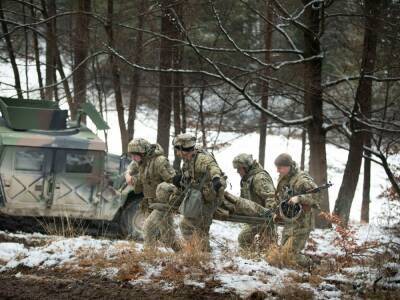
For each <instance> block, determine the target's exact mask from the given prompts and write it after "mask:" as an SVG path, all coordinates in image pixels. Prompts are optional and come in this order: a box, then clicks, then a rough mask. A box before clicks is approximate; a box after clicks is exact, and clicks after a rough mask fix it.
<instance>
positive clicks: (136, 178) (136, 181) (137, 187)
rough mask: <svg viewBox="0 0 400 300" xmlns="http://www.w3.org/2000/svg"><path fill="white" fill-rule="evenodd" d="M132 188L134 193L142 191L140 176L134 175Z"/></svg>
mask: <svg viewBox="0 0 400 300" xmlns="http://www.w3.org/2000/svg"><path fill="white" fill-rule="evenodd" d="M133 190H134V191H135V193H141V192H143V184H142V181H141V180H140V176H138V175H137V176H134V178H133Z"/></svg>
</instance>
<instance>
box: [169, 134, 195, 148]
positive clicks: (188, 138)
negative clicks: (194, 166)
mask: <svg viewBox="0 0 400 300" xmlns="http://www.w3.org/2000/svg"><path fill="white" fill-rule="evenodd" d="M172 144H173V145H174V147H175V149H177V150H180V151H192V150H193V149H194V146H195V145H196V137H195V136H194V135H192V134H190V133H181V134H178V135H177V136H176V137H175V138H174V139H173V141H172Z"/></svg>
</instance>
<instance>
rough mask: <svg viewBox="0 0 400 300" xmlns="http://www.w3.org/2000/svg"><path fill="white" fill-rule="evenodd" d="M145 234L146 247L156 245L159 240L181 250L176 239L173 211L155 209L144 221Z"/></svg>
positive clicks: (176, 249) (167, 245) (175, 249)
mask: <svg viewBox="0 0 400 300" xmlns="http://www.w3.org/2000/svg"><path fill="white" fill-rule="evenodd" d="M143 236H144V247H145V248H146V247H147V248H149V247H155V245H156V244H157V241H161V242H162V243H163V244H164V245H165V246H166V247H170V248H172V249H173V250H174V251H179V250H181V247H180V244H179V242H178V240H177V239H176V234H175V230H174V225H173V214H172V213H169V212H165V211H161V210H158V209H154V210H153V211H152V212H151V213H150V215H149V216H148V217H147V218H146V220H145V222H144V225H143Z"/></svg>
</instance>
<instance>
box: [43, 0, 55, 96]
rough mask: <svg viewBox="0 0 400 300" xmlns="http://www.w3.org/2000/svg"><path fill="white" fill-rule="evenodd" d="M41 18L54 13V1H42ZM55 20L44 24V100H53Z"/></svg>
mask: <svg viewBox="0 0 400 300" xmlns="http://www.w3.org/2000/svg"><path fill="white" fill-rule="evenodd" d="M41 3H42V8H43V16H44V17H45V18H49V17H51V16H53V15H54V13H55V10H56V9H55V5H56V4H55V0H47V1H46V0H42V1H41ZM55 47H56V43H55V19H52V20H50V21H48V22H47V23H46V86H45V90H44V94H45V98H46V99H47V100H53V97H54V94H53V92H54V87H53V84H54V72H55V69H56V59H55V52H56V50H55Z"/></svg>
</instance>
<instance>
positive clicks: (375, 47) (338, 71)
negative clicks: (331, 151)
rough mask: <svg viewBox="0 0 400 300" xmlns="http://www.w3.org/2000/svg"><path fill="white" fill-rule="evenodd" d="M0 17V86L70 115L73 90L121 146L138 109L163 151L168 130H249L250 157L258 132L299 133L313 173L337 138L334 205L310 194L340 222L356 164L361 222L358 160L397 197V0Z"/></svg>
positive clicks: (137, 3) (44, 11) (319, 177)
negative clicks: (33, 79) (374, 167)
mask: <svg viewBox="0 0 400 300" xmlns="http://www.w3.org/2000/svg"><path fill="white" fill-rule="evenodd" d="M0 22H1V28H2V31H1V39H0V59H1V61H2V63H8V64H11V65H12V69H13V75H14V84H13V85H10V84H8V83H6V82H3V81H2V80H1V79H0V80H1V82H0V89H1V90H3V91H5V90H10V89H12V90H14V91H15V98H17V99H19V100H21V99H39V98H41V99H47V100H54V101H58V102H60V103H67V104H68V106H69V109H70V116H71V119H75V118H76V116H77V111H78V109H79V107H80V105H81V103H84V102H91V103H93V104H94V105H96V106H97V107H98V109H99V110H100V112H101V113H102V114H106V113H107V112H109V111H116V112H117V114H118V125H117V124H111V125H112V126H119V128H120V132H121V142H122V148H123V149H121V150H122V151H124V150H125V149H126V146H127V143H128V142H129V140H130V139H132V138H133V137H134V136H135V134H136V132H135V128H134V120H135V115H136V112H137V111H138V109H139V108H140V107H146V108H148V109H150V110H152V111H154V112H155V113H157V115H158V126H157V127H158V129H157V142H159V143H160V144H161V145H162V146H163V148H164V149H165V151H166V153H167V154H168V152H169V151H173V150H172V149H169V145H170V139H171V136H173V135H175V134H178V133H181V132H186V131H189V130H190V131H194V132H195V133H196V135H197V136H198V137H199V141H200V142H201V143H202V144H203V146H204V147H206V148H211V149H213V148H215V147H218V146H219V145H218V144H217V143H215V142H214V143H213V141H211V140H209V138H208V132H211V131H212V132H221V131H234V132H241V133H250V132H255V131H257V132H259V134H260V142H259V154H260V155H259V161H260V163H261V164H264V158H265V156H266V151H268V144H267V145H266V136H267V134H277V133H282V132H284V133H285V134H286V135H288V136H290V137H294V138H299V139H302V141H303V151H302V159H301V162H300V165H301V167H302V168H305V169H307V170H308V171H309V173H310V174H311V176H313V177H314V178H315V180H316V182H317V183H318V184H323V183H325V182H326V181H327V163H326V145H327V144H333V145H336V146H339V147H341V148H345V149H347V150H348V160H347V164H346V167H345V170H344V173H343V180H342V182H341V183H336V184H341V186H340V191H339V194H338V197H337V199H336V202H335V206H334V208H330V207H329V201H328V193H327V192H324V193H323V194H322V209H323V210H324V211H333V212H334V213H336V214H337V215H339V216H340V217H341V218H342V220H343V221H344V222H345V223H347V222H348V220H349V213H350V208H351V204H352V200H353V197H354V192H355V189H356V185H357V182H358V180H359V177H360V171H361V167H362V166H363V168H364V170H363V174H364V175H363V176H364V178H363V186H364V188H363V205H362V211H361V219H362V221H365V222H368V220H369V202H370V199H369V190H370V182H371V171H370V170H371V163H376V164H379V165H381V166H382V167H383V168H384V169H385V172H386V174H387V177H388V181H389V182H390V185H391V187H390V188H389V189H388V190H387V191H385V192H384V194H383V196H384V197H387V198H389V199H391V200H399V195H400V187H399V185H400V167H399V161H400V158H399V155H400V154H399V152H400V148H399V140H400V114H399V112H400V100H399V97H400V84H399V82H400V58H399V56H400V2H399V1H397V0H391V1H386V0H364V1H356V0H325V1H323V0H313V1H310V0H302V1H300V0H291V1H289V0H281V1H278V0H264V1H260V0H223V1H221V0H209V1H206V0H200V1H193V0H174V1H172V0H161V1H150V0H134V1H113V0H96V1H93V0H92V1H90V0H86V1H85V0H74V1H63V0H41V1H39V0H30V1H22V0H8V1H6V0H0ZM32 65H34V66H35V67H36V70H37V82H38V84H39V85H38V86H36V87H34V88H32V87H31V86H30V85H29V76H28V72H27V69H28V66H32ZM22 77H25V80H24V81H25V82H26V85H25V86H23V85H21V78H22ZM16 101H17V100H16ZM307 144H308V145H309V146H308V148H309V151H306V150H305V149H306V145H307ZM244 151H245V149H244ZM363 161H364V164H362V162H363ZM305 162H308V165H305ZM179 164H180V162H179V160H178V159H177V158H176V159H175V161H174V166H175V167H178V166H179ZM317 226H319V227H326V226H329V224H328V223H327V222H326V221H324V219H318V220H317Z"/></svg>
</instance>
